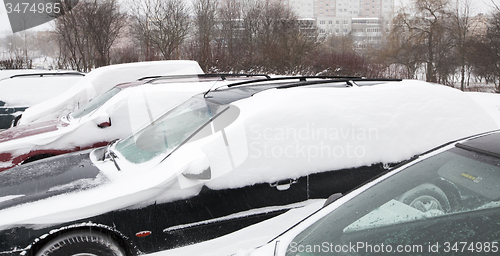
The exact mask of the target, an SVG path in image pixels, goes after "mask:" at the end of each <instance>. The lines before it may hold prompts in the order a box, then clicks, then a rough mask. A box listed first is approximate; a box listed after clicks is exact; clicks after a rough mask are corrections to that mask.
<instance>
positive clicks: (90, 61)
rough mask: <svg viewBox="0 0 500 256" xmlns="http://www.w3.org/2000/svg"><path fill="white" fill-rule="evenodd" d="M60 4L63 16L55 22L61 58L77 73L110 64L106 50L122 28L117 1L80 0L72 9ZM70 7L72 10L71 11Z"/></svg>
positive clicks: (122, 15)
mask: <svg viewBox="0 0 500 256" xmlns="http://www.w3.org/2000/svg"><path fill="white" fill-rule="evenodd" d="M69 4H72V2H71V1H61V6H63V10H64V12H65V15H62V16H61V17H60V18H58V19H57V20H56V29H55V31H56V33H57V37H58V42H59V47H60V51H61V58H62V59H67V60H68V61H69V62H70V66H71V67H72V68H74V69H77V70H79V71H85V72H87V71H90V70H91V69H92V68H95V67H100V66H104V65H109V64H110V56H109V54H110V48H111V46H112V45H113V43H114V42H115V40H116V39H117V37H118V35H119V33H120V30H121V28H122V27H123V25H124V19H125V16H124V14H122V13H120V11H119V6H118V3H117V0H83V1H80V3H79V4H78V5H77V6H76V7H74V6H68V5H69ZM73 7H74V8H73Z"/></svg>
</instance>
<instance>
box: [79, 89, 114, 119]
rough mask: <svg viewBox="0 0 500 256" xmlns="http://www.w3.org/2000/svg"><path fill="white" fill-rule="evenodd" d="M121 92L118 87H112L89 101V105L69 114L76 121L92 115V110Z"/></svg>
mask: <svg viewBox="0 0 500 256" xmlns="http://www.w3.org/2000/svg"><path fill="white" fill-rule="evenodd" d="M120 91H121V89H120V88H119V87H113V88H112V89H110V90H108V91H107V92H105V93H104V94H101V95H99V96H98V97H96V98H94V99H93V100H91V101H90V102H89V103H87V104H86V105H85V106H84V107H82V108H80V109H78V110H76V111H75V112H73V113H71V114H70V115H71V117H72V118H75V119H78V118H81V117H83V116H85V115H88V114H90V113H92V112H93V111H94V110H96V109H98V108H99V107H101V106H102V105H103V104H104V103H106V102H107V101H108V100H109V99H111V98H112V97H113V96H115V95H116V94H118V93H119V92H120Z"/></svg>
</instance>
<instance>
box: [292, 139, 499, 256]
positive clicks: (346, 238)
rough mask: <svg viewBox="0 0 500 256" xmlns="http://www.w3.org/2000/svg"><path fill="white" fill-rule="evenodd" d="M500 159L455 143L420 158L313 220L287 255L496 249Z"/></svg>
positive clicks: (428, 252) (424, 252) (432, 252)
mask: <svg viewBox="0 0 500 256" xmlns="http://www.w3.org/2000/svg"><path fill="white" fill-rule="evenodd" d="M499 163H500V161H499V160H498V159H496V158H493V157H488V156H484V155H478V154H476V153H473V152H471V151H466V150H462V149H458V148H454V149H452V150H448V151H445V152H442V153H440V154H437V155H435V156H433V157H430V158H428V159H426V160H423V161H421V162H418V163H417V164H415V165H413V166H410V167H408V168H406V169H405V170H403V171H401V172H399V173H397V174H395V175H393V176H391V177H389V178H387V179H386V180H384V181H382V182H380V183H378V184H376V185H375V186H373V187H371V188H369V189H367V190H365V191H364V192H362V193H361V194H359V195H357V196H356V197H354V198H353V199H351V200H350V201H348V202H347V203H345V204H343V205H342V206H340V207H339V208H337V209H336V210H334V211H332V212H331V213H329V214H328V215H327V216H325V217H323V218H322V219H320V220H319V221H317V222H315V223H314V224H313V225H311V226H309V227H308V228H307V229H305V230H304V231H303V232H302V233H300V234H299V235H298V236H297V237H295V239H294V240H293V241H292V242H291V243H290V244H289V245H288V249H287V253H286V255H332V254H333V255H335V254H341V255H371V254H373V253H377V252H378V253H381V252H386V253H387V252H400V253H418V254H419V255H435V254H436V252H440V253H443V252H445V253H446V252H452V253H457V252H462V253H466V254H467V253H469V254H474V252H481V251H484V252H487V251H485V250H489V252H493V250H494V248H495V247H496V250H498V246H500V245H499V244H498V242H495V241H498V235H499V232H500V231H499V230H500V202H499V200H500V186H499V185H498V184H500V166H499ZM464 246H465V247H464ZM467 249H468V250H467ZM306 252H307V254H303V253H306ZM438 254H439V253H438Z"/></svg>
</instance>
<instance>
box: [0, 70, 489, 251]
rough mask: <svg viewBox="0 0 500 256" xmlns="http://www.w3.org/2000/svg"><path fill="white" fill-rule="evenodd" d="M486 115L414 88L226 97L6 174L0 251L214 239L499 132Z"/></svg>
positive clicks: (251, 86) (317, 88)
mask: <svg viewBox="0 0 500 256" xmlns="http://www.w3.org/2000/svg"><path fill="white" fill-rule="evenodd" d="M364 85H366V86H364ZM346 86H347V87H346ZM450 108H453V111H451V110H450ZM481 111H482V110H481V109H480V108H479V107H478V106H477V105H476V104H475V103H474V102H472V100H471V99H469V98H468V96H466V95H465V94H463V93H462V92H460V91H458V90H455V89H452V88H449V87H445V86H439V85H434V84H427V83H424V82H418V81H399V80H389V81H388V80H367V79H362V78H357V79H351V78H349V79H343V78H337V79H319V78H312V79H310V78H305V77H299V78H278V79H266V80H263V81H260V80H258V81H252V82H242V83H236V84H231V85H227V86H223V87H219V88H216V89H213V90H210V91H207V92H205V93H202V94H198V95H196V96H194V97H192V98H191V99H189V100H187V101H185V102H183V103H182V104H179V105H178V106H177V107H175V108H173V109H172V110H170V111H168V112H167V113H165V114H164V115H163V116H161V117H160V118H158V119H157V120H155V121H154V122H152V123H151V124H150V125H148V126H146V127H144V128H143V129H141V130H140V131H138V132H137V133H135V134H133V135H131V136H129V137H127V138H124V139H121V140H119V141H117V142H114V143H112V144H110V145H108V146H106V147H102V148H98V149H94V150H87V151H82V152H78V153H69V154H66V155H61V156H56V157H52V158H48V159H43V160H40V161H37V162H33V163H29V164H26V165H22V166H18V167H15V168H11V169H9V170H6V171H4V172H0V252H2V254H5V255H19V254H22V255H57V254H58V253H59V254H62V255H77V254H80V253H81V254H93V255H138V254H142V253H151V252H156V251H162V250H165V249H168V248H173V247H178V246H183V245H187V244H192V243H195V242H199V241H203V240H207V239H211V238H214V237H218V236H221V235H223V234H227V233H230V232H233V231H235V230H238V229H241V228H242V227H245V226H248V225H250V224H253V223H256V222H259V221H262V220H265V219H269V218H271V217H273V216H277V215H279V214H281V213H284V212H286V211H287V210H289V209H292V208H296V207H298V206H300V205H301V203H303V202H305V201H306V200H308V199H313V198H326V197H328V196H329V195H331V194H332V193H346V192H347V191H350V190H352V189H353V188H355V187H357V186H358V185H359V184H362V183H363V182H365V181H366V180H369V179H371V178H372V177H374V176H376V175H379V174H381V173H383V172H385V171H386V169H385V168H384V167H387V164H389V163H393V162H400V161H403V160H405V159H409V158H410V157H412V156H413V155H414V154H417V153H422V152H423V151H425V150H427V149H429V148H431V147H433V146H435V145H436V144H437V143H439V144H441V143H442V142H443V141H449V140H450V139H453V138H455V137H457V136H461V137H462V136H463V135H464V134H469V133H477V132H480V131H483V130H489V129H491V128H492V127H495V128H496V124H495V123H494V122H493V121H492V120H491V118H490V117H489V116H488V115H487V114H485V113H483V112H481ZM452 127H453V128H456V127H459V129H451V128H452ZM70 241H71V242H70Z"/></svg>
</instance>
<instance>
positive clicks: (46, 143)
mask: <svg viewBox="0 0 500 256" xmlns="http://www.w3.org/2000/svg"><path fill="white" fill-rule="evenodd" d="M258 78H261V79H262V78H265V76H263V75H235V74H218V75H217V74H210V75H191V76H167V77H154V78H143V79H141V81H137V82H130V83H124V84H121V85H118V86H115V87H114V88H112V89H110V90H109V91H107V92H105V93H104V94H101V95H100V96H98V97H96V98H94V99H93V100H92V101H90V102H89V103H88V104H87V105H86V106H85V107H81V108H80V109H78V110H76V111H75V112H72V113H69V114H67V115H66V116H63V117H61V118H59V119H53V120H48V121H44V122H36V123H31V124H23V125H18V126H16V127H13V128H10V129H8V130H5V131H3V132H0V171H4V170H6V169H9V168H12V167H14V166H16V165H20V164H25V163H29V162H32V161H35V160H39V159H42V158H47V157H51V156H56V155H60V154H65V153H69V152H75V151H80V150H85V149H89V148H96V147H101V146H105V145H107V144H108V143H109V142H111V141H114V140H117V139H120V138H124V137H126V136H128V135H130V134H132V133H133V132H134V131H137V130H138V129H140V128H143V127H144V126H146V125H147V124H149V123H151V122H152V121H154V120H155V119H156V118H158V117H159V116H160V115H161V114H163V113H164V112H166V111H168V110H169V109H171V108H173V107H175V106H176V105H178V104H180V103H181V102H183V101H185V100H187V99H189V98H190V97H191V96H193V95H194V94H197V93H200V92H204V91H208V90H209V89H210V88H211V87H212V86H214V85H217V86H221V85H224V84H228V83H234V82H235V81H247V80H249V79H258Z"/></svg>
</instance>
